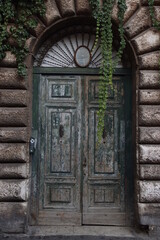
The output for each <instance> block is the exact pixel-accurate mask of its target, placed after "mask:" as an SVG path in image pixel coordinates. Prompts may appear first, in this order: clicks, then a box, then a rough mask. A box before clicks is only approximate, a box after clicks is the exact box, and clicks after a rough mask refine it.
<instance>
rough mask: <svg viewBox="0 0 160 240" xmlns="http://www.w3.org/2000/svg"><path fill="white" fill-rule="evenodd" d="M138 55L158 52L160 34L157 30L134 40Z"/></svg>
mask: <svg viewBox="0 0 160 240" xmlns="http://www.w3.org/2000/svg"><path fill="white" fill-rule="evenodd" d="M132 44H133V46H134V48H135V50H136V52H137V54H143V53H146V52H151V51H154V50H158V49H159V47H160V32H159V31H157V30H156V29H149V30H147V31H145V32H143V33H142V34H141V35H139V36H138V37H136V38H134V40H132Z"/></svg>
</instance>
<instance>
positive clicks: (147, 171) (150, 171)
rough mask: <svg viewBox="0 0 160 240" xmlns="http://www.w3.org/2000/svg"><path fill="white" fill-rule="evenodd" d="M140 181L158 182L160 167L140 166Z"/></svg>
mask: <svg viewBox="0 0 160 240" xmlns="http://www.w3.org/2000/svg"><path fill="white" fill-rule="evenodd" d="M140 179H145V180H160V165H156V164H152V165H149V164H143V165H140Z"/></svg>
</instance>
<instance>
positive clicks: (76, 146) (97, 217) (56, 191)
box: [32, 75, 126, 225]
mask: <svg viewBox="0 0 160 240" xmlns="http://www.w3.org/2000/svg"><path fill="white" fill-rule="evenodd" d="M98 82H99V79H98V77H97V76H81V77H80V76H52V75H48V76H45V75H41V78H40V81H39V88H38V87H37V92H38V94H37V96H39V97H38V98H39V118H38V113H34V116H36V119H37V120H36V121H37V122H36V123H34V126H35V128H36V129H37V132H38V151H37V152H36V154H35V156H34V159H35V158H36V160H35V161H36V165H35V166H34V165H33V171H35V172H36V176H35V177H34V183H33V184H32V185H33V189H32V193H33V208H34V207H35V206H38V208H37V210H36V213H35V211H33V214H32V215H33V217H32V219H33V221H32V222H33V223H34V224H39V225H82V224H84V225H90V224H91V225H126V208H125V201H126V199H125V191H126V189H125V188H126V186H125V184H124V182H125V175H126V173H125V162H126V159H125V156H126V155H125V154H126V147H125V144H126V143H125V142H126V133H125V129H126V112H125V111H126V110H125V95H124V85H125V79H124V78H122V77H120V76H116V77H114V81H113V82H114V84H113V90H110V92H109V97H108V100H107V109H106V114H105V127H104V132H103V137H102V140H101V143H100V146H99V147H98V148H97V147H96V142H97V125H98V117H97V112H98ZM34 102H35V101H34ZM35 104H36V102H35ZM36 109H37V106H36ZM36 111H37V110H36ZM35 214H36V215H37V218H36V221H35V219H34V218H35Z"/></svg>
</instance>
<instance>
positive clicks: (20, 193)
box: [0, 179, 28, 202]
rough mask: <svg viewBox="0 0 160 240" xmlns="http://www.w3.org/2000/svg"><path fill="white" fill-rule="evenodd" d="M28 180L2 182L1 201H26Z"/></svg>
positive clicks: (0, 182)
mask: <svg viewBox="0 0 160 240" xmlns="http://www.w3.org/2000/svg"><path fill="white" fill-rule="evenodd" d="M27 187H28V181H27V180H13V179H12V180H8V179H7V180H0V201H1V202H2V201H4V202H6V201H26V200H27V198H28V194H27V193H28V190H27Z"/></svg>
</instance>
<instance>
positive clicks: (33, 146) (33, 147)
mask: <svg viewBox="0 0 160 240" xmlns="http://www.w3.org/2000/svg"><path fill="white" fill-rule="evenodd" d="M36 146H37V139H36V138H34V137H31V138H30V144H29V152H30V154H33V153H34V152H35V150H36Z"/></svg>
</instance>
